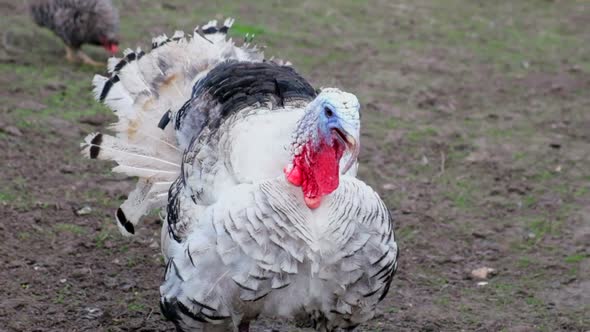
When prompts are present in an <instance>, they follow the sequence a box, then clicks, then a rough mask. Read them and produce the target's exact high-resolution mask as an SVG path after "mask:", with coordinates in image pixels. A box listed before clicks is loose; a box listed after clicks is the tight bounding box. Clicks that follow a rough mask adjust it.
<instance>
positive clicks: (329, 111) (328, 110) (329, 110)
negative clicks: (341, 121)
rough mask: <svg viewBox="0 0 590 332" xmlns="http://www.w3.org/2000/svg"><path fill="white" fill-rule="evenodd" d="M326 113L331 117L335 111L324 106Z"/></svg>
mask: <svg viewBox="0 0 590 332" xmlns="http://www.w3.org/2000/svg"><path fill="white" fill-rule="evenodd" d="M324 113H325V114H326V116H327V117H329V118H331V117H332V116H333V115H334V111H332V110H331V109H330V108H329V107H324Z"/></svg>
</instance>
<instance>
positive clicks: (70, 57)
mask: <svg viewBox="0 0 590 332" xmlns="http://www.w3.org/2000/svg"><path fill="white" fill-rule="evenodd" d="M66 60H68V62H76V56H75V51H74V50H73V49H72V48H71V47H69V46H68V45H66Z"/></svg>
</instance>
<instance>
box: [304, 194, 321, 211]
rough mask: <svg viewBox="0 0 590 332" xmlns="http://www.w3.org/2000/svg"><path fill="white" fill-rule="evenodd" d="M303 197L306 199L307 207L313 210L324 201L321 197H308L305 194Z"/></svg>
mask: <svg viewBox="0 0 590 332" xmlns="http://www.w3.org/2000/svg"><path fill="white" fill-rule="evenodd" d="M303 199H304V200H305V205H307V207H308V208H310V209H312V210H313V209H317V208H318V207H319V206H320V203H321V202H322V198H321V197H314V198H308V197H306V196H303Z"/></svg>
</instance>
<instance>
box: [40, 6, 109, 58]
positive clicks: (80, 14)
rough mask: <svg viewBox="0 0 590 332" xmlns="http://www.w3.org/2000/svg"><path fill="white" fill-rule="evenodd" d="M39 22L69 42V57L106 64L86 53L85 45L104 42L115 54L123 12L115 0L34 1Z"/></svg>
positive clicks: (67, 51)
mask: <svg viewBox="0 0 590 332" xmlns="http://www.w3.org/2000/svg"><path fill="white" fill-rule="evenodd" d="M30 10H31V15H32V16H33V19H34V20H35V23H37V24H38V25H39V26H41V27H45V28H48V29H49V30H51V31H53V32H54V33H55V34H56V35H57V36H59V37H60V38H61V39H62V40H63V42H64V43H65V44H66V59H67V60H68V61H70V62H73V61H76V60H77V59H80V60H82V62H84V63H86V64H90V65H94V66H102V65H104V64H103V63H99V62H97V61H94V60H93V59H91V58H90V57H89V56H88V55H86V54H85V53H84V52H82V50H81V47H82V45H84V44H91V45H100V46H102V47H104V48H105V49H106V50H107V51H108V52H110V53H111V54H113V55H114V54H115V53H116V52H117V50H118V45H119V40H118V30H119V14H118V11H117V8H115V7H114V6H113V4H112V2H111V0H33V1H31V3H30Z"/></svg>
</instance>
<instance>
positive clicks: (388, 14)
mask: <svg viewBox="0 0 590 332" xmlns="http://www.w3.org/2000/svg"><path fill="white" fill-rule="evenodd" d="M115 3H116V4H117V5H118V6H119V8H120V10H121V13H122V27H121V34H122V40H123V41H122V46H123V47H135V46H136V45H143V46H144V48H147V46H148V45H149V42H150V40H151V39H150V38H151V37H152V36H154V35H155V34H159V33H162V32H167V33H168V34H171V33H172V32H173V31H174V30H175V29H178V28H182V29H184V30H185V31H190V30H191V29H192V27H193V26H194V25H197V24H203V23H204V22H206V21H207V20H209V19H210V18H215V17H217V18H221V17H226V16H234V17H236V18H237V22H236V23H237V25H236V26H235V29H234V32H233V35H234V36H235V37H236V38H241V36H242V35H244V34H245V33H255V34H256V35H257V37H256V39H257V40H258V43H261V44H264V45H267V49H266V53H267V55H276V56H277V57H279V58H286V59H289V60H291V61H292V62H293V63H294V65H295V67H296V68H297V69H298V70H299V71H300V72H302V73H303V74H304V75H305V76H307V77H309V78H310V80H311V81H312V82H313V83H314V84H316V85H317V86H338V87H341V88H344V89H346V90H348V91H351V92H354V93H355V94H357V96H358V97H359V99H360V100H361V102H362V106H363V110H362V112H363V118H362V121H363V129H362V155H361V161H362V166H361V172H360V173H361V178H362V179H364V180H365V181H367V183H369V184H370V185H372V186H373V187H374V188H376V189H377V190H378V191H379V192H380V193H381V195H382V197H383V198H384V199H385V200H386V202H387V203H388V205H389V206H390V208H391V209H392V211H393V212H394V213H395V227H396V231H397V237H398V239H399V240H398V241H399V244H400V246H401V248H402V249H401V255H400V265H399V273H398V275H397V277H396V280H395V281H394V283H393V286H392V289H391V291H390V293H389V295H388V297H387V298H386V300H385V301H384V302H383V304H382V305H381V307H380V313H379V315H378V317H377V318H376V319H374V320H373V321H371V322H370V323H368V324H367V325H365V326H362V327H361V328H360V329H359V330H360V331H514V332H517V331H518V332H525V331H590V314H589V313H590V246H589V244H590V2H587V1H573V0H572V1H557V0H555V1H549V0H521V1H508V0H506V1H504V0H503V1H493V2H492V1H482V0H473V1H467V0H463V1H460V0H445V1H437V0H417V1H410V0H401V1H396V2H393V1H388V0H373V1H370V2H369V1H353V0H341V1H337V0H330V1H323V2H315V1H291V2H287V1H279V0H273V1H271V0H264V1H256V2H250V3H242V4H237V3H234V2H232V1H210V2H201V1H188V0H175V1H148V0H138V1H122V0H119V1H115ZM0 12H1V16H2V20H0V32H1V33H2V44H1V46H0V86H1V88H0V165H1V170H2V175H1V176H0V218H1V221H2V222H1V223H0V264H2V267H1V268H0V285H1V287H0V331H2V332H4V331H172V330H173V329H172V326H171V324H169V323H168V322H166V321H164V320H163V317H162V315H161V314H160V313H159V308H158V294H159V291H158V287H159V283H160V281H161V280H162V277H163V263H162V262H163V261H162V259H161V257H160V254H159V244H158V240H159V236H158V234H159V228H160V221H159V219H158V217H157V214H154V215H153V217H150V218H148V220H147V221H146V223H145V224H144V226H143V227H140V228H139V231H138V235H137V236H136V237H135V238H133V239H126V238H123V237H122V236H120V235H119V234H118V231H117V229H116V225H115V223H114V212H115V209H116V207H117V206H118V204H119V203H120V202H121V201H122V199H123V198H124V197H125V194H126V193H127V192H129V190H130V189H131V188H132V183H133V179H128V178H122V177H121V176H119V175H116V174H113V173H111V172H110V171H109V167H110V166H111V165H109V164H107V163H96V162H90V161H88V160H84V159H82V158H81V157H80V155H79V143H80V142H81V140H82V138H83V137H84V136H85V135H86V134H87V133H89V132H93V131H97V130H103V129H104V128H105V127H106V126H107V125H108V124H109V122H111V121H112V120H114V117H113V115H112V114H110V112H109V111H108V110H106V109H105V108H104V107H102V106H101V105H98V104H97V103H96V102H95V101H94V100H93V98H92V95H91V92H90V87H91V85H90V82H91V79H92V76H93V74H94V72H95V71H96V70H95V69H94V68H90V67H86V66H83V65H76V64H68V63H66V62H65V61H64V58H63V56H64V50H63V46H62V44H61V43H60V42H59V40H57V39H56V38H55V37H54V36H53V35H52V34H51V33H49V32H47V31H45V30H42V29H39V28H37V27H35V26H34V25H33V24H32V23H31V21H30V19H29V18H28V16H27V14H26V10H25V6H24V5H23V4H20V2H18V1H8V0H0ZM87 50H88V52H89V53H90V54H92V56H93V57H95V58H99V59H106V55H105V54H104V53H103V52H102V51H101V50H99V49H95V48H92V47H88V48H87ZM101 71H102V70H101ZM99 72H100V71H99ZM481 267H490V268H493V269H495V274H493V275H492V276H490V277H488V279H487V280H475V279H473V277H471V274H470V272H471V271H472V270H474V269H476V268H481ZM271 329H276V330H278V331H297V329H296V328H293V327H291V326H290V325H287V324H285V323H283V322H274V321H272V320H270V319H269V320H265V321H261V322H259V324H258V325H257V326H256V327H255V331H271Z"/></svg>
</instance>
